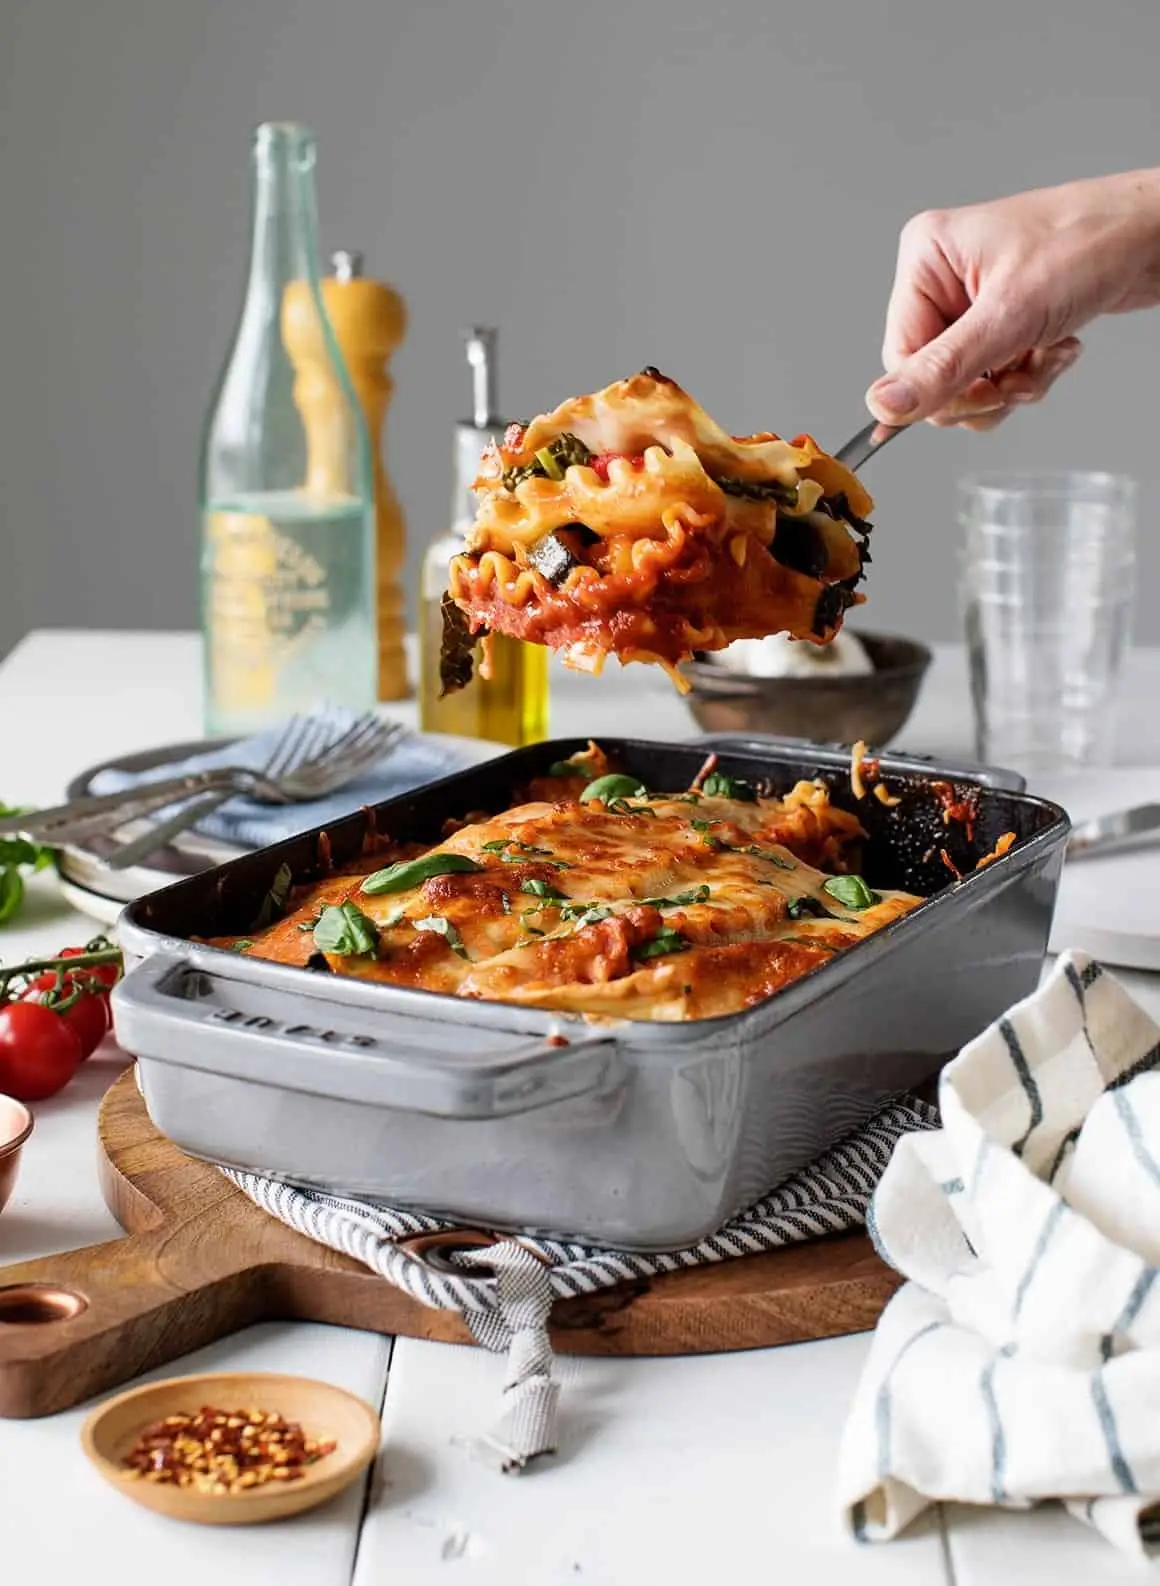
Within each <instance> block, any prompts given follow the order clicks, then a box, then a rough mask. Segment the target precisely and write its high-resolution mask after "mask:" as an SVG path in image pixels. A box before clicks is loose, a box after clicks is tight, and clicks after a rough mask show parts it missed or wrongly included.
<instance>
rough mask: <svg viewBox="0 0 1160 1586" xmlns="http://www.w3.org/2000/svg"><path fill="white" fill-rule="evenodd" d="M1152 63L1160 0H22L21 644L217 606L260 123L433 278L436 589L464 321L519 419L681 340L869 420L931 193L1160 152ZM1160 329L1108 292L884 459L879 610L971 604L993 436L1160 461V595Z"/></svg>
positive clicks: (15, 456)
mask: <svg viewBox="0 0 1160 1586" xmlns="http://www.w3.org/2000/svg"><path fill="white" fill-rule="evenodd" d="M1158 62H1160V5H1158V4H1156V3H1155V0H1102V3H1100V4H1098V5H1097V4H1094V3H1093V0H972V3H970V4H959V3H948V0H860V3H859V0H846V3H840V0H810V3H808V4H801V3H797V0H795V3H792V4H791V3H788V0H718V3H717V4H713V0H647V3H643V0H620V3H616V0H585V3H584V4H580V3H570V4H559V3H556V4H553V3H552V0H474V3H473V0H426V3H422V4H419V3H411V4H408V3H406V0H326V3H322V0H241V3H239V0H88V3H85V0H40V3H34V0H0V215H2V217H3V220H2V239H3V241H2V253H0V258H2V261H3V262H2V264H0V280H2V283H3V290H2V291H0V552H2V554H0V653H2V652H3V650H4V649H5V648H6V647H7V646H9V645H10V644H12V643H13V642H15V640H16V639H18V638H19V637H20V635H21V634H22V633H23V632H25V631H26V630H27V629H28V628H31V627H35V626H40V625H45V624H52V625H66V624H77V625H92V626H101V627H111V626H125V627H175V626H192V625H193V623H194V622H195V620H196V617H195V613H196V598H197V596H196V555H197V536H198V528H197V519H196V499H195V469H196V459H197V450H198V443H199V431H200V427H201V423H202V419H203V415H204V411H205V407H206V403H207V401H208V398H209V393H210V389H211V385H212V383H213V380H214V377H215V374H216V371H217V366H218V363H219V360H220V358H221V356H222V353H223V351H224V349H225V347H226V345H227V343H228V340H229V336H230V332H231V329H232V325H233V321H234V317H235V314H236V312H237V309H238V306H239V301H240V293H241V288H242V282H243V276H244V269H245V259H246V248H247V241H248V144H249V129H250V126H251V124H252V123H254V122H257V121H260V120H266V119H270V120H273V119H283V120H288V119H297V120H302V121H305V122H307V123H308V124H310V125H312V126H313V127H314V128H315V130H316V131H317V133H318V137H319V144H320V169H319V201H320V208H321V213H322V223H323V243H324V246H326V247H328V248H329V247H334V246H338V245H345V246H358V247H362V248H363V249H364V250H365V251H366V253H367V256H368V269H369V271H370V273H372V274H375V275H379V276H382V277H385V278H387V279H389V280H390V281H391V282H393V283H394V284H395V285H396V286H397V287H398V288H399V290H400V291H401V292H402V293H403V294H404V296H405V297H406V299H407V302H408V305H409V309H410V315H411V324H410V330H409V333H408V336H407V340H406V342H405V344H404V346H403V348H402V350H401V352H400V354H399V356H398V358H397V361H396V364H395V369H394V372H395V374H396V377H397V380H398V390H397V393H396V397H395V402H394V406H393V409H392V411H391V414H390V416H389V422H388V462H389V466H390V469H391V471H392V473H393V475H394V478H395V480H396V482H397V485H398V488H399V490H400V493H401V496H402V498H403V502H404V506H405V509H406V512H407V517H408V526H409V535H410V547H411V549H410V556H409V581H410V582H411V584H412V585H413V572H414V565H415V561H416V557H417V553H418V549H419V547H420V545H421V543H422V542H424V541H426V540H427V539H428V538H429V537H430V536H431V535H433V534H434V533H436V532H438V531H439V530H440V529H441V528H442V527H443V526H444V521H445V517H446V514H447V509H448V502H449V493H450V488H451V481H450V467H451V425H452V422H453V421H454V420H455V419H456V418H457V417H458V416H460V414H461V413H463V412H464V411H465V410H466V409H467V406H468V399H467V391H468V385H467V371H466V367H465V365H464V364H463V362H462V351H461V343H460V338H459V331H460V328H461V327H462V326H464V325H466V324H467V323H469V322H471V321H473V320H475V321H485V322H492V323H495V324H497V325H498V326H499V327H500V330H501V337H502V340H501V361H500V378H501V395H502V399H503V405H504V407H505V409H506V411H507V412H508V413H509V414H514V415H527V414H530V413H532V412H534V411H537V410H542V409H544V408H546V407H550V406H552V405H554V404H555V403H556V402H558V401H559V400H561V399H562V398H563V397H565V396H567V395H570V394H573V393H576V392H580V391H584V390H587V389H589V388H594V387H597V386H600V385H603V384H605V383H607V382H608V381H609V380H612V379H615V378H618V377H620V376H621V375H623V374H627V373H629V372H631V371H632V370H634V369H636V368H638V367H640V366H641V365H642V364H645V363H655V364H658V365H659V366H660V367H661V368H663V369H664V370H666V371H667V372H669V373H671V374H672V375H673V376H674V377H675V378H676V379H678V380H679V381H681V383H682V384H684V385H686V386H687V387H688V388H689V389H690V390H691V391H692V392H693V393H694V394H695V395H696V396H697V397H698V398H699V399H700V400H701V401H702V402H703V403H704V404H705V405H706V406H707V407H708V408H709V410H710V411H711V412H712V413H713V414H714V415H715V416H717V417H718V418H719V419H720V420H721V421H722V422H723V423H724V424H726V426H727V427H729V428H731V429H733V430H735V431H739V432H744V431H750V430H755V429H763V428H772V429H775V430H778V431H780V432H782V433H785V434H792V433H793V432H795V431H796V430H798V429H808V430H810V431H812V432H813V433H814V434H816V436H817V437H818V438H819V440H821V441H822V443H823V444H829V445H837V444H838V443H840V441H841V440H843V439H844V438H845V437H846V436H847V435H848V434H849V433H850V432H851V431H852V430H853V429H854V428H855V427H856V426H857V425H858V424H859V423H860V422H862V419H863V409H862V405H861V395H862V391H863V389H864V387H865V385H866V384H867V383H868V381H869V380H870V379H871V378H872V377H873V376H874V375H875V374H876V373H877V371H878V368H879V362H878V358H879V347H880V340H881V332H882V317H883V312H884V309H885V303H886V296H887V292H888V289H889V285H890V280H891V275H892V271H893V264H894V248H895V242H896V238H897V233H898V230H899V227H900V226H901V225H902V223H903V222H904V221H905V219H906V218H907V216H908V215H909V214H911V213H912V212H913V211H915V210H917V209H921V208H925V207H928V206H933V205H950V204H955V203H961V202H966V201H970V200H974V199H979V198H985V197H989V196H994V195H997V194H999V193H1003V192H1009V191H1013V190H1016V189H1019V188H1022V187H1026V186H1030V185H1036V184H1040V183H1050V182H1055V181H1061V180H1066V179H1067V178H1069V177H1071V176H1078V175H1087V174H1096V173H1099V172H1104V171H1109V170H1115V169H1123V168H1128V167H1133V166H1139V165H1149V164H1155V163H1158V162H1160V88H1158V81H1160V78H1158ZM1158 345H1160V315H1155V314H1153V315H1145V316H1134V317H1132V318H1129V319H1125V320H1119V321H1112V322H1106V323H1104V324H1101V325H1099V326H1098V327H1095V328H1093V330H1092V331H1091V332H1090V333H1089V337H1088V347H1087V352H1086V353H1085V356H1084V357H1083V359H1082V360H1081V361H1080V364H1079V366H1078V368H1077V369H1076V370H1075V371H1074V372H1073V373H1072V374H1071V375H1070V376H1069V377H1068V378H1067V380H1066V381H1065V382H1063V383H1062V384H1061V385H1060V386H1059V387H1057V389H1056V392H1055V393H1054V394H1053V396H1052V398H1051V400H1050V401H1049V402H1048V403H1047V404H1046V405H1045V406H1044V407H1043V408H1040V409H1033V410H1031V411H1028V412H1025V413H1022V414H1020V415H1018V416H1016V417H1015V418H1014V419H1013V420H1011V422H1010V423H1009V424H1008V425H1007V426H1005V427H1004V429H1003V430H1001V431H1000V432H998V433H997V434H995V435H993V436H987V437H976V436H969V435H966V434H958V433H954V434H949V433H944V432H938V431H933V430H930V429H929V428H927V429H924V431H923V432H922V433H921V434H918V435H915V436H911V437H908V438H906V439H904V440H902V441H900V442H899V443H898V444H897V446H895V447H892V448H891V449H890V450H889V451H888V452H886V453H885V454H884V455H883V457H882V458H881V459H879V460H878V462H876V463H875V464H874V465H873V472H872V473H871V474H869V475H868V479H867V482H868V483H869V484H870V486H871V488H872V489H873V490H874V493H875V495H876V497H877V500H878V507H877V512H876V522H877V525H878V529H877V534H876V536H875V542H876V543H875V546H874V558H875V560H874V567H873V569H872V577H871V582H870V585H869V593H870V605H869V607H868V608H866V609H865V610H864V612H863V613H862V614H861V621H862V622H863V624H864V625H871V624H872V625H874V626H877V627H885V628H890V629H895V630H905V631H910V632H912V633H914V634H916V635H918V636H920V637H926V638H940V637H952V636H954V635H955V634H956V633H957V630H958V618H957V611H956V599H955V593H954V578H955V546H956V529H955V525H954V522H953V484H954V480H955V477H956V476H957V475H958V474H959V473H961V472H963V471H966V470H969V469H972V468H975V467H980V466H982V467H987V466H1005V465H1007V464H1032V465H1036V466H1040V465H1059V464H1069V465H1075V466H1082V467H1094V468H1111V469H1126V470H1128V471H1130V472H1133V473H1135V474H1136V475H1137V476H1138V477H1139V478H1140V479H1141V481H1142V483H1143V486H1144V499H1143V515H1142V530H1143V535H1142V538H1143V542H1144V545H1143V567H1142V573H1141V585H1142V586H1143V587H1145V588H1148V587H1151V588H1152V589H1160V550H1158V549H1157V545H1156V537H1155V536H1154V535H1153V534H1152V533H1151V513H1152V510H1153V503H1154V501H1155V499H1156V485H1157V483H1158V476H1160V462H1158V461H1157V447H1156V437H1157V431H1158V429H1160V366H1158V363H1160V360H1158V359H1157V348H1158ZM1150 604H1151V606H1152V612H1151V614H1150V613H1149V612H1148V611H1147V610H1145V611H1143V612H1142V613H1141V616H1140V620H1139V624H1138V632H1139V633H1140V636H1141V637H1142V638H1146V639H1150V640H1153V641H1160V602H1158V601H1152V602H1150Z"/></svg>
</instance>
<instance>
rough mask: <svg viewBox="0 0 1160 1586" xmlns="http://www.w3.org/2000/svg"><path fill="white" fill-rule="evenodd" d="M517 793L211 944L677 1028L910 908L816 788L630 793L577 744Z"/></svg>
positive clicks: (702, 786)
mask: <svg viewBox="0 0 1160 1586" xmlns="http://www.w3.org/2000/svg"><path fill="white" fill-rule="evenodd" d="M519 797H520V798H521V799H522V802H520V803H518V804H516V805H515V806H514V807H513V808H510V809H508V810H506V811H504V812H502V813H500V814H497V815H494V816H486V817H483V818H476V819H472V820H471V821H470V822H469V823H468V824H465V825H463V826H462V827H461V828H460V829H459V830H457V831H454V832H453V833H452V834H451V835H450V836H448V837H447V838H446V840H445V841H443V842H441V843H439V844H437V845H436V846H434V847H432V848H431V849H429V850H426V851H419V852H417V853H416V852H409V853H407V854H405V855H404V857H403V858H402V859H401V860H399V861H398V862H397V863H396V865H395V867H394V868H393V869H392V868H390V867H387V868H385V869H384V868H383V865H384V861H383V858H382V857H381V856H380V857H379V859H378V860H377V861H375V860H370V861H368V862H367V865H366V866H364V868H363V871H362V873H359V874H340V875H334V876H329V877H327V878H326V879H325V880H324V881H321V882H319V883H317V884H315V885H313V886H310V887H307V888H305V889H302V890H300V891H299V892H298V893H297V894H296V895H295V896H294V898H293V899H292V900H291V907H290V912H289V913H288V914H287V915H286V917H285V918H283V919H281V920H279V921H278V922H276V923H275V924H273V925H270V926H267V927H266V928H265V929H263V930H260V931H256V932H255V933H254V934H253V936H252V938H250V939H245V940H243V941H241V942H237V941H235V940H233V939H231V940H230V941H228V942H223V943H222V944H221V945H231V946H235V947H237V948H238V949H239V950H240V951H242V952H244V953H246V954H248V955H250V956H253V957H256V958H265V959H272V960H275V961H277V962H280V963H289V964H298V965H309V964H314V966H315V967H325V968H327V969H329V970H330V971H332V972H333V973H336V974H339V975H351V976H356V977H358V978H360V979H364V980H376V981H383V982H387V983H390V984H392V985H399V986H409V987H413V988H418V989H421V990H424V991H433V992H439V993H443V994H446V995H451V996H458V997H470V998H481V999H485V1000H488V1001H495V1002H504V1003H518V1004H520V1005H522V1006H526V1007H537V1008H551V1009H560V1010H561V1011H564V1012H568V1013H574V1014H582V1015H587V1016H589V1017H593V1018H607V1017H619V1018H625V1019H649V1020H668V1021H676V1020H685V1019H701V1018H709V1017H712V1016H716V1015H721V1014H728V1013H735V1012H737V1011H738V1010H739V1009H742V1008H745V1007H748V1006H750V1005H752V1004H754V1003H757V1002H760V1001H762V1000H763V999H764V998H766V997H769V996H771V995H773V994H774V993H775V992H777V991H779V990H781V989H782V988H783V987H784V986H787V985H790V984H791V983H792V982H794V981H795V980H798V979H800V978H801V976H803V975H805V974H807V973H809V972H810V971H811V970H813V969H815V968H817V967H818V966H820V965H822V964H825V963H827V962H828V961H829V960H831V959H832V958H833V957H834V956H835V955H836V954H838V953H841V952H843V951H845V950H846V949H847V948H849V947H851V946H853V945H854V944H855V943H857V942H859V941H861V940H862V939H863V938H865V937H866V936H868V935H870V934H871V933H872V932H874V931H877V930H879V929H880V928H881V927H883V926H885V925H888V924H889V923H890V922H891V921H893V920H896V919H898V918H899V917H900V916H902V915H904V914H906V913H907V912H908V911H909V910H911V909H913V908H915V907H916V906H917V905H918V904H919V902H920V901H921V899H919V898H917V897H915V896H912V895H910V894H907V893H904V892H889V891H881V890H878V891H875V890H872V889H870V888H869V887H868V886H867V885H866V883H865V882H864V881H863V880H862V878H861V877H860V876H859V875H858V874H857V873H856V869H855V866H856V862H857V857H858V846H859V844H860V842H861V840H862V839H863V838H864V836H865V833H864V831H863V829H862V827H861V825H860V824H859V821H858V819H857V818H856V816H854V815H852V814H850V813H848V812H847V811H845V810H843V809H841V808H840V807H838V806H836V805H834V804H832V803H831V802H830V798H829V795H828V792H827V789H826V787H825V785H824V784H823V783H821V782H800V783H798V784H797V786H796V787H794V788H793V789H792V790H791V791H790V792H788V793H787V794H786V795H785V796H784V797H763V796H759V794H758V792H757V790H755V789H753V788H750V787H747V786H746V784H744V783H742V782H737V781H734V780H733V779H731V778H729V777H724V776H720V775H718V774H717V773H716V772H714V773H712V774H709V775H705V776H703V777H702V778H701V779H700V780H699V787H696V788H695V789H692V790H687V791H681V792H678V793H663V792H655V791H651V790H649V791H646V790H642V789H641V788H640V787H639V785H638V784H636V783H635V781H634V779H633V778H625V777H622V776H619V775H617V774H615V773H610V772H609V768H608V765H607V762H606V760H605V759H604V756H603V754H602V753H601V751H600V750H599V749H598V748H596V747H595V746H591V747H590V749H589V751H588V752H587V753H586V754H585V755H583V756H579V757H576V759H575V760H574V761H573V762H568V763H566V764H565V765H564V766H561V767H558V768H553V772H552V774H550V775H548V776H547V777H543V778H539V779H537V780H536V781H535V782H533V783H532V784H531V785H530V786H529V787H528V788H526V789H524V790H522V792H521V794H520V795H519ZM387 857H388V858H390V857H394V856H392V855H388V856H387ZM416 860H418V863H417V864H416ZM368 866H369V867H376V866H377V868H376V869H375V874H374V875H372V876H368V875H367V874H366V868H367V867H368ZM402 867H405V868H402ZM384 878H385V879H384ZM384 888H387V889H388V890H383V889H384ZM344 911H345V912H344Z"/></svg>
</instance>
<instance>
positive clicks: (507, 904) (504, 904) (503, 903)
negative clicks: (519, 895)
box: [499, 892, 512, 914]
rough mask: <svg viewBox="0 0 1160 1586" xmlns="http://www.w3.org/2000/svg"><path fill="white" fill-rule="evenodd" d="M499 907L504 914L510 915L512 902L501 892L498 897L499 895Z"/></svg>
mask: <svg viewBox="0 0 1160 1586" xmlns="http://www.w3.org/2000/svg"><path fill="white" fill-rule="evenodd" d="M499 906H500V908H501V909H502V910H503V911H504V913H505V914H510V913H511V911H512V900H511V898H510V897H509V896H508V894H507V893H506V892H501V893H500V895H499Z"/></svg>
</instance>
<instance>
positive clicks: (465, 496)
mask: <svg viewBox="0 0 1160 1586" xmlns="http://www.w3.org/2000/svg"><path fill="white" fill-rule="evenodd" d="M464 339H465V342H466V348H467V361H468V363H469V364H470V365H471V407H472V413H471V417H470V418H469V419H460V421H459V423H458V424H456V426H455V499H454V507H453V522H454V523H455V526H456V529H457V531H458V532H459V533H461V534H463V533H466V532H467V529H468V527H469V525H470V523H471V521H472V519H473V518H474V517H475V508H476V500H475V494H474V491H473V490H472V484H473V483H474V480H475V477H476V475H477V474H478V472H479V462H480V458H481V457H482V455H483V452H484V449H485V447H487V446H489V445H491V444H492V443H493V442H494V443H495V444H496V445H498V444H499V442H500V441H502V439H503V434H504V431H505V430H506V429H507V420H506V419H505V418H501V416H500V413H499V406H498V402H497V400H496V352H495V347H496V339H497V332H496V330H495V328H494V326H491V325H473V326H472V327H471V329H470V330H468V331H466V332H465V333H464Z"/></svg>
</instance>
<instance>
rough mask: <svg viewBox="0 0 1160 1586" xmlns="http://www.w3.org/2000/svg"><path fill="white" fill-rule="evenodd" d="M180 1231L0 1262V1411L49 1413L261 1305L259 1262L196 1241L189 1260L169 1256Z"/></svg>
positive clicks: (244, 1320) (234, 1324)
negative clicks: (176, 1276)
mask: <svg viewBox="0 0 1160 1586" xmlns="http://www.w3.org/2000/svg"><path fill="white" fill-rule="evenodd" d="M183 1232H184V1231H183V1230H182V1229H181V1228H178V1229H177V1230H176V1232H173V1231H166V1230H163V1229H159V1230H157V1231H155V1232H143V1233H139V1234H133V1235H131V1236H129V1237H128V1238H126V1239H115V1240H111V1241H110V1242H109V1243H107V1244H100V1245H88V1246H86V1247H85V1248H83V1249H81V1250H69V1251H65V1252H63V1253H62V1254H60V1255H56V1256H44V1257H42V1258H41V1259H40V1260H37V1261H24V1262H17V1263H16V1264H15V1265H13V1266H8V1267H0V1416H3V1417H6V1418H12V1419H25V1418H28V1417H30V1416H39V1415H53V1414H55V1413H56V1412H57V1411H58V1410H63V1409H67V1408H69V1407H70V1406H72V1405H74V1404H77V1403H78V1402H80V1401H81V1400H83V1399H87V1398H90V1397H91V1396H92V1395H93V1394H97V1393H102V1392H104V1391H105V1390H106V1389H109V1388H115V1387H118V1386H119V1385H120V1384H121V1383H123V1382H127V1381H129V1379H130V1378H132V1377H136V1376H138V1375H139V1374H140V1373H141V1372H143V1371H148V1370H150V1369H151V1368H153V1367H155V1366H161V1365H165V1364H167V1363H168V1362H169V1361H171V1360H173V1359H174V1358H175V1357H176V1356H177V1355H179V1354H184V1353H185V1352H186V1351H188V1350H190V1349H197V1348H199V1347H201V1346H202V1345H204V1344H209V1343H212V1342H214V1340H216V1339H218V1338H222V1337H224V1336H225V1335H226V1334H227V1333H231V1332H234V1331H236V1330H237V1329H238V1328H240V1327H245V1326H247V1325H248V1324H249V1323H250V1322H252V1321H256V1320H258V1319H259V1318H260V1317H261V1316H262V1315H263V1314H264V1313H265V1306H264V1302H263V1296H262V1285H261V1276H262V1274H261V1269H260V1268H254V1267H252V1266H251V1268H250V1270H249V1271H247V1270H245V1260H246V1257H245V1254H244V1253H243V1254H242V1256H241V1259H240V1262H239V1259H238V1258H237V1257H236V1256H235V1257H233V1258H231V1257H230V1255H229V1254H228V1252H227V1251H226V1250H225V1249H221V1250H220V1251H219V1252H218V1256H217V1262H216V1263H215V1262H214V1261H213V1259H212V1257H210V1259H208V1260H207V1257H209V1256H210V1249H211V1247H209V1246H208V1245H207V1244H206V1243H205V1242H204V1241H202V1242H201V1244H200V1248H199V1250H198V1260H197V1262H196V1264H193V1263H191V1262H190V1261H189V1259H188V1256H187V1257H186V1259H185V1261H184V1262H181V1261H179V1260H175V1257H176V1256H177V1255H178V1252H177V1251H176V1250H175V1248H174V1247H175V1245H181V1244H182V1243H183V1238H182V1235H183ZM167 1270H168V1271H176V1270H181V1271H182V1272H183V1277H182V1280H181V1281H180V1282H176V1281H174V1280H173V1279H172V1278H170V1277H168V1276H167V1275H166V1274H167ZM194 1271H195V1272H196V1276H195V1277H193V1278H192V1279H191V1277H190V1273H191V1272H194Z"/></svg>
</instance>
